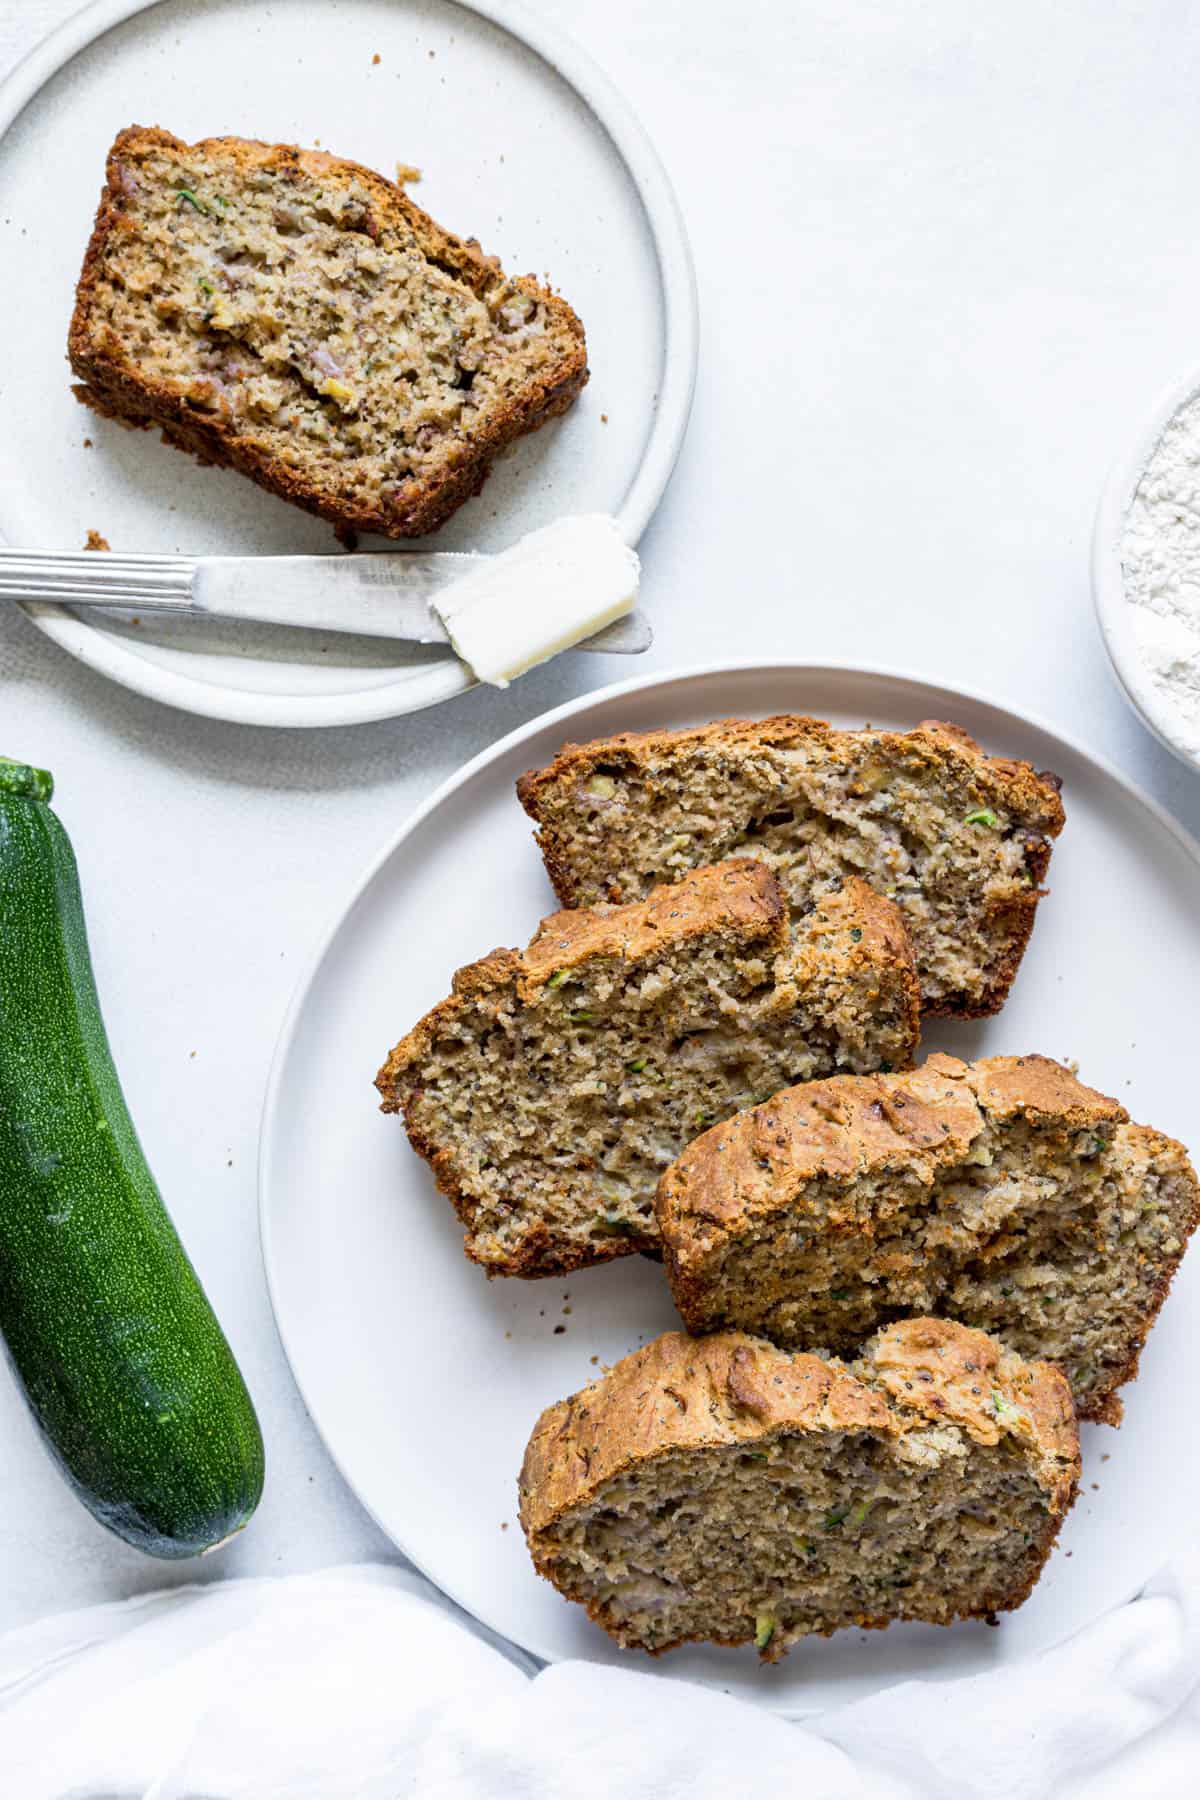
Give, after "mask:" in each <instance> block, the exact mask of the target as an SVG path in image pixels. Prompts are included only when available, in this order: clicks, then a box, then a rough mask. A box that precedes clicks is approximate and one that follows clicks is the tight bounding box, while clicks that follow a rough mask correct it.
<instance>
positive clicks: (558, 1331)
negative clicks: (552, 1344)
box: [554, 1325, 567, 1337]
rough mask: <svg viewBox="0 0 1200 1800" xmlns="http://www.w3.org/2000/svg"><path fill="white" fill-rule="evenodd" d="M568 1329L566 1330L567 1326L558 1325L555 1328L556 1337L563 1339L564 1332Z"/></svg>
mask: <svg viewBox="0 0 1200 1800" xmlns="http://www.w3.org/2000/svg"><path fill="white" fill-rule="evenodd" d="M566 1329H567V1328H566V1326H565V1325H556V1326H555V1327H554V1335H555V1337H561V1336H562V1334H563V1332H564V1331H565V1330H566Z"/></svg>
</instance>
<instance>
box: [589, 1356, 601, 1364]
mask: <svg viewBox="0 0 1200 1800" xmlns="http://www.w3.org/2000/svg"><path fill="white" fill-rule="evenodd" d="M588 1360H589V1362H594V1363H598V1362H599V1361H600V1358H599V1357H598V1356H592V1357H589V1358H588Z"/></svg>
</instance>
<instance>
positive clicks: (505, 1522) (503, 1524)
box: [375, 57, 508, 1531]
mask: <svg viewBox="0 0 1200 1800" xmlns="http://www.w3.org/2000/svg"><path fill="white" fill-rule="evenodd" d="M375 61H376V62H378V61H379V58H378V57H376V58H375ZM500 1529H501V1531H507V1530H508V1520H507V1519H501V1521H500Z"/></svg>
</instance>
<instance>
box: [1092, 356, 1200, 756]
mask: <svg viewBox="0 0 1200 1800" xmlns="http://www.w3.org/2000/svg"><path fill="white" fill-rule="evenodd" d="M1198 395H1200V369H1193V370H1192V371H1191V373H1190V374H1189V375H1187V376H1185V377H1184V378H1183V379H1182V380H1179V381H1173V382H1172V383H1171V385H1170V387H1169V388H1165V389H1164V390H1163V392H1162V393H1161V394H1160V395H1159V396H1158V398H1157V400H1156V401H1155V403H1154V405H1153V407H1152V408H1151V410H1150V412H1149V413H1148V414H1147V416H1146V419H1145V420H1144V422H1143V424H1142V426H1141V428H1140V430H1139V431H1138V432H1137V433H1136V435H1135V436H1134V438H1133V441H1132V443H1131V445H1130V447H1129V449H1128V450H1127V451H1125V452H1124V454H1123V455H1122V456H1121V457H1119V459H1118V460H1117V462H1116V463H1115V464H1114V466H1113V469H1112V471H1111V473H1110V474H1109V477H1108V480H1107V482H1106V483H1105V486H1104V492H1103V494H1102V495H1101V497H1100V505H1099V507H1098V508H1097V509H1096V523H1095V527H1094V529H1093V531H1092V598H1093V600H1094V602H1095V606H1096V618H1097V620H1098V622H1099V625H1100V635H1101V637H1102V638H1103V639H1104V648H1105V649H1106V650H1107V651H1108V658H1109V661H1110V662H1111V664H1112V667H1113V673H1114V674H1115V675H1116V677H1117V681H1118V682H1119V684H1120V686H1121V688H1122V690H1123V692H1124V694H1125V698H1126V699H1127V700H1128V701H1129V704H1130V705H1131V706H1132V707H1133V710H1134V711H1135V712H1136V713H1137V715H1138V717H1139V718H1140V719H1141V721H1142V724H1143V725H1144V726H1145V727H1146V729H1147V731H1150V732H1152V733H1153V734H1154V736H1155V737H1156V738H1157V739H1158V741H1159V743H1160V744H1163V745H1165V746H1166V748H1167V749H1168V750H1170V751H1171V753H1172V755H1174V756H1177V757H1178V758H1179V760H1180V762H1181V763H1186V765H1187V767H1188V768H1189V769H1197V768H1200V762H1198V761H1197V759H1196V758H1195V757H1194V756H1193V755H1192V754H1191V752H1190V751H1189V750H1187V749H1185V748H1184V746H1183V745H1182V744H1181V743H1180V742H1179V739H1178V737H1177V735H1175V729H1176V721H1175V719H1174V718H1173V716H1172V712H1171V707H1170V705H1169V703H1168V702H1167V701H1166V700H1165V699H1164V698H1163V696H1162V694H1161V693H1160V692H1159V689H1158V687H1157V686H1156V685H1155V682H1154V680H1153V678H1152V677H1151V675H1150V673H1149V671H1148V670H1147V668H1146V665H1145V664H1144V663H1143V661H1142V659H1141V657H1140V656H1139V654H1138V645H1137V628H1136V620H1135V616H1134V608H1133V607H1132V606H1131V605H1130V603H1129V601H1128V600H1127V599H1126V596H1125V578H1124V574H1123V572H1122V569H1121V539H1122V537H1123V535H1124V531H1125V519H1126V515H1127V514H1128V512H1129V508H1130V505H1131V504H1132V502H1133V497H1134V495H1135V494H1136V493H1137V490H1138V486H1139V484H1140V482H1141V479H1142V476H1143V474H1144V473H1145V469H1146V464H1147V463H1148V462H1149V460H1150V458H1151V457H1152V456H1153V454H1154V452H1155V450H1157V448H1158V444H1159V440H1160V438H1161V437H1162V434H1163V432H1164V431H1165V430H1166V428H1167V426H1168V425H1169V424H1170V422H1171V420H1172V419H1173V418H1174V416H1175V414H1176V413H1177V412H1178V411H1179V409H1180V408H1181V407H1182V406H1185V405H1186V404H1187V403H1188V401H1189V400H1195V399H1196V397H1197V396H1198Z"/></svg>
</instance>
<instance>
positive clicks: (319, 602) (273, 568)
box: [0, 545, 653, 656]
mask: <svg viewBox="0 0 1200 1800" xmlns="http://www.w3.org/2000/svg"><path fill="white" fill-rule="evenodd" d="M484 560H485V559H484V558H483V557H482V556H478V555H473V554H471V553H470V552H460V551H455V550H436V551H394V552H393V551H388V552H384V553H382V554H378V555H376V554H361V553H355V554H354V555H349V556H336V555H335V556H153V555H146V554H135V553H131V552H128V551H116V550H104V551H93V550H14V549H9V548H8V547H7V546H2V545H0V600H14V601H19V602H35V603H37V604H38V605H51V606H68V607H77V606H85V607H98V608H100V609H102V610H103V609H107V610H109V611H114V610H115V611H119V612H123V613H129V612H135V613H151V612H157V613H170V614H172V615H174V616H175V617H176V618H195V619H234V620H238V619H240V620H244V621H246V622H247V623H253V624H256V625H288V626H292V627H297V628H299V629H301V630H306V631H325V632H348V633H350V634H352V635H354V636H357V637H374V638H393V639H403V640H405V641H406V642H409V643H413V642H415V643H418V644H445V643H448V642H449V637H448V634H447V631H446V627H445V626H444V625H443V624H442V622H441V620H440V619H439V618H438V616H437V614H436V613H434V612H433V610H432V609H431V607H430V605H429V601H430V598H431V597H432V596H433V595H434V594H437V593H439V592H441V590H442V589H444V588H446V587H448V586H449V585H450V583H451V582H453V581H456V580H457V579H458V578H459V576H461V575H465V574H466V573H467V572H468V571H469V570H471V569H474V568H477V567H478V566H479V565H480V564H481V563H483V562H484ZM652 640H653V633H652V632H651V630H650V625H649V621H648V620H647V619H646V616H645V614H644V613H643V612H641V611H640V610H638V609H636V608H635V610H634V611H633V612H630V613H626V614H625V616H624V617H623V618H620V619H616V620H614V621H613V623H612V624H611V625H606V626H605V627H604V629H603V630H602V631H598V632H596V633H595V635H594V636H592V637H590V638H587V639H586V640H585V641H584V642H583V643H579V644H575V645H574V646H572V647H573V648H574V649H576V650H602V651H604V652H606V653H607V654H609V655H620V656H636V655H639V654H640V653H641V652H642V651H643V650H648V649H649V648H650V644H651V642H652Z"/></svg>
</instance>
